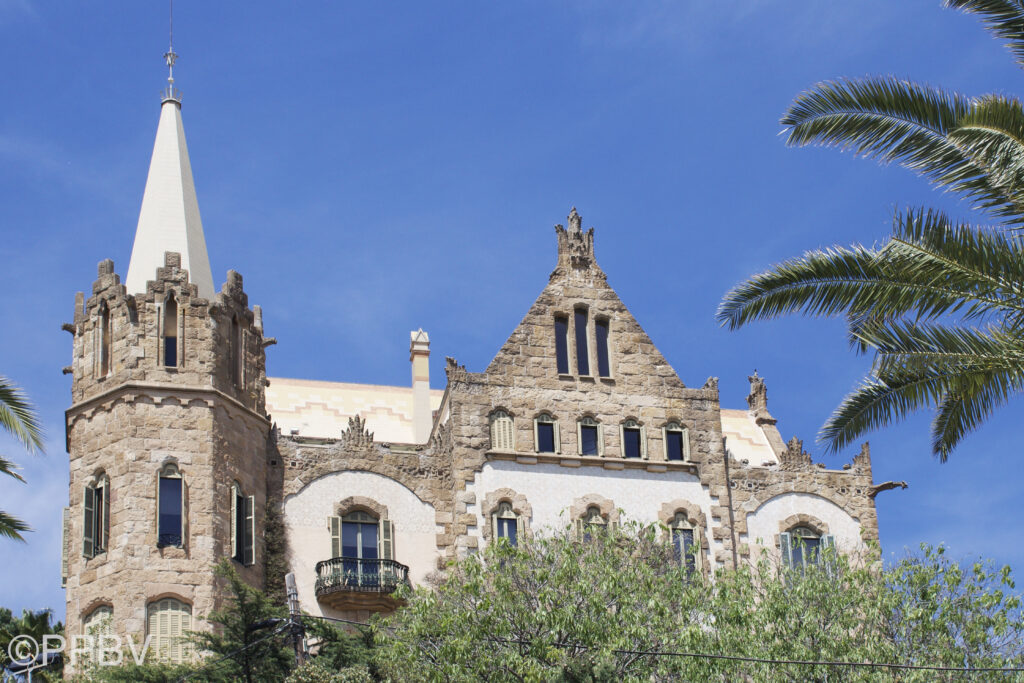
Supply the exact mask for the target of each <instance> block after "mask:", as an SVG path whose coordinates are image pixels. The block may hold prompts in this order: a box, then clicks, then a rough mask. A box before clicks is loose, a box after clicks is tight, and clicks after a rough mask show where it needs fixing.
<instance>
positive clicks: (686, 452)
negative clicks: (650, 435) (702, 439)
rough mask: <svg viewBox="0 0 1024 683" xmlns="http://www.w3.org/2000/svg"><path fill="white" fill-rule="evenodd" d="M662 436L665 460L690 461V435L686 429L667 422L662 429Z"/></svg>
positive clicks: (677, 424)
mask: <svg viewBox="0 0 1024 683" xmlns="http://www.w3.org/2000/svg"><path fill="white" fill-rule="evenodd" d="M662 435H663V436H664V439H665V459H666V460H682V461H687V460H689V459H690V434H689V431H688V430H687V429H686V427H684V426H682V425H681V424H679V423H678V422H669V423H668V424H667V425H665V426H664V427H663V428H662Z"/></svg>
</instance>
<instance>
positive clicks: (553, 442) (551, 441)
mask: <svg viewBox="0 0 1024 683" xmlns="http://www.w3.org/2000/svg"><path fill="white" fill-rule="evenodd" d="M533 428H534V440H535V442H536V443H535V444H534V445H535V447H536V449H537V452H538V453H557V452H558V423H557V422H555V418H553V417H551V416H550V415H548V414H547V413H541V414H540V415H538V416H537V419H535V420H534V421H533Z"/></svg>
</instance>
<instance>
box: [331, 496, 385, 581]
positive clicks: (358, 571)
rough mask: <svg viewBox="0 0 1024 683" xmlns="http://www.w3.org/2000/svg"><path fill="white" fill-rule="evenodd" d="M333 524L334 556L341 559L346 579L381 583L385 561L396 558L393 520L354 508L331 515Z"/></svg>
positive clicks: (332, 542) (333, 557)
mask: <svg viewBox="0 0 1024 683" xmlns="http://www.w3.org/2000/svg"><path fill="white" fill-rule="evenodd" d="M330 526H331V558H332V559H335V560H340V565H341V571H342V572H343V574H344V577H343V581H344V582H345V583H346V584H347V585H350V586H377V585H379V581H380V575H381V562H382V561H385V560H393V559H394V530H393V528H392V525H391V521H390V520H388V519H379V518H378V517H376V516H375V515H372V514H370V513H369V512H366V511H363V510H354V511H352V512H349V513H348V514H346V515H344V516H342V517H331V519H330ZM389 564H390V563H389ZM386 569H387V571H390V567H388V568H386ZM385 574H387V572H385Z"/></svg>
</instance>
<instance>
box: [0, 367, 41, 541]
mask: <svg viewBox="0 0 1024 683" xmlns="http://www.w3.org/2000/svg"><path fill="white" fill-rule="evenodd" d="M0 428H2V429H3V430H4V431H5V432H7V433H8V434H10V435H11V436H13V437H14V438H15V439H17V440H18V441H19V442H20V443H21V445H22V446H24V447H25V449H26V450H27V451H28V452H29V453H35V452H39V451H42V449H43V429H42V426H41V425H40V424H39V417H38V415H36V410H35V408H34V407H33V406H32V404H31V403H30V402H29V400H28V398H27V397H26V396H25V394H24V393H22V391H21V389H19V388H18V387H17V386H16V385H15V384H14V383H13V382H11V381H10V380H9V379H7V378H6V377H3V376H0ZM0 474H6V475H9V476H11V477H14V478H15V479H17V480H18V481H21V482H24V481H25V480H24V479H23V478H22V476H21V475H20V474H18V466H17V465H15V464H14V462H13V461H11V460H8V459H7V458H5V457H4V456H2V455H0ZM23 531H31V529H30V528H29V526H28V525H27V524H25V522H23V521H21V520H20V519H18V518H17V517H14V516H12V515H10V514H8V513H6V512H4V511H3V510H0V536H6V537H8V538H13V539H15V540H18V541H24V540H25V539H24V538H23V537H22V535H21V532H23Z"/></svg>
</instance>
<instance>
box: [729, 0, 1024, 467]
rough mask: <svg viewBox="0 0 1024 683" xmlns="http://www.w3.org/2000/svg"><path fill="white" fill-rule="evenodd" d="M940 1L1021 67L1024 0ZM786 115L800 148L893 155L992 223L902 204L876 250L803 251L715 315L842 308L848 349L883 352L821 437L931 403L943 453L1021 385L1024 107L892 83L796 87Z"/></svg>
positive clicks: (890, 158) (846, 438) (831, 312)
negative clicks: (991, 37) (977, 24)
mask: <svg viewBox="0 0 1024 683" xmlns="http://www.w3.org/2000/svg"><path fill="white" fill-rule="evenodd" d="M945 4H946V6H947V7H954V8H957V9H961V10H964V11H966V12H970V13H974V14H977V15H979V16H980V17H981V19H982V21H983V23H984V24H985V25H986V28H988V29H989V30H990V31H991V32H992V33H994V34H995V35H996V36H997V37H999V38H1002V39H1004V40H1005V41H1006V42H1007V43H1008V46H1009V48H1010V51H1011V53H1012V54H1013V55H1014V58H1015V60H1016V62H1017V63H1018V65H1021V66H1024V0H947V1H946V3H945ZM782 123H783V125H784V126H786V127H787V129H788V132H789V139H788V142H789V144H791V145H795V146H804V145H812V144H816V145H822V146H829V147H838V148H840V149H843V150H851V151H853V152H855V153H856V154H859V155H863V156H867V157H871V158H875V159H878V160H879V161H880V162H882V163H890V162H895V163H899V164H901V165H902V166H904V167H906V168H909V169H912V170H914V171H916V172H917V173H919V174H921V175H923V176H924V177H925V178H927V179H928V180H929V181H931V182H932V183H933V184H935V185H937V186H939V187H941V188H943V189H945V190H947V191H950V192H953V193H955V194H958V195H960V196H961V197H964V198H966V199H968V200H969V201H970V202H971V204H972V205H973V207H974V208H976V209H979V210H981V211H982V212H984V213H987V214H988V215H990V216H991V217H992V219H993V221H994V222H995V226H994V227H982V226H973V225H970V224H967V223H962V222H956V221H953V220H952V219H950V218H949V217H947V216H946V215H944V214H943V213H941V212H939V211H934V210H928V209H911V210H906V211H899V212H897V213H896V215H895V217H894V220H893V235H892V237H891V238H890V239H889V240H888V241H887V242H886V243H885V244H883V245H882V246H880V247H877V248H867V247H863V246H854V247H849V248H844V247H833V248H830V249H824V250H817V251H811V252H808V253H806V254H804V255H803V256H802V257H800V258H796V259H792V260H790V261H786V262H784V263H782V264H779V265H776V266H773V267H772V268H771V269H770V270H768V271H767V272H764V273H761V274H759V275H755V276H754V277H752V278H750V279H749V280H747V281H746V282H743V283H741V284H739V285H738V286H736V287H735V288H734V289H733V290H732V291H730V292H729V293H728V294H726V296H725V298H724V299H723V301H722V303H721V305H720V307H719V311H718V319H719V321H720V322H721V323H722V324H723V325H725V326H727V327H729V328H730V329H736V328H738V327H741V326H743V325H745V324H747V323H748V322H750V321H752V320H762V319H771V318H775V317H778V316H781V315H785V314H789V313H797V312H799V313H803V314H806V315H811V316H839V315H842V316H845V318H846V320H847V322H848V326H849V333H850V339H851V341H852V342H853V345H854V347H855V348H856V349H857V350H858V351H860V352H862V353H865V352H873V354H874V362H873V364H872V367H871V370H870V372H869V374H868V376H867V377H866V378H865V379H864V380H863V382H862V383H861V385H860V386H859V387H857V388H856V389H855V390H854V391H853V392H852V393H851V394H849V395H848V396H846V397H845V398H844V399H843V401H842V403H841V404H840V405H839V407H838V408H836V410H835V412H833V414H832V415H831V417H830V418H829V420H828V421H827V422H826V424H825V425H824V426H823V427H822V431H821V434H820V438H821V440H822V441H823V442H824V443H825V444H826V446H827V447H828V448H829V449H830V450H832V451H838V450H840V449H842V448H843V447H845V446H847V445H848V444H850V443H851V442H852V441H853V440H854V439H856V438H858V437H859V436H861V435H862V434H864V433H865V432H868V431H870V430H873V429H877V428H879V427H882V426H885V425H888V424H891V423H893V422H895V421H897V420H899V419H901V418H903V417H905V416H906V415H908V414H909V413H911V412H913V411H915V410H917V409H920V408H925V407H930V408H934V409H935V417H934V420H933V422H932V449H933V452H934V453H935V454H936V455H937V456H938V457H939V458H940V459H941V460H942V461H943V462H945V461H946V459H947V458H948V457H949V454H950V453H951V452H952V451H953V449H954V448H955V447H956V445H957V444H958V443H959V442H960V440H961V439H962V438H963V437H964V436H965V435H966V434H967V433H969V432H970V431H971V430H973V429H975V428H976V427H977V426H978V425H979V424H980V423H981V422H983V421H984V420H985V419H986V418H988V417H989V416H990V415H991V414H992V412H993V411H994V410H995V409H996V408H997V407H998V406H1000V405H1001V404H1003V403H1004V402H1006V401H1007V400H1008V399H1009V398H1010V397H1011V396H1013V395H1015V394H1018V393H1021V392H1022V390H1024V243H1022V242H1021V238H1020V237H1019V235H1020V233H1019V230H1020V229H1021V228H1024V106H1022V104H1021V102H1020V101H1019V100H1018V99H1016V98H1010V97H1005V96H1002V95H985V96H982V97H977V98H968V97H965V96H963V95H959V94H956V93H949V92H945V91H942V90H938V89H934V88H928V87H924V86H921V85H918V84H915V83H911V82H908V81H903V80H898V79H895V78H867V79H859V80H838V81H828V82H824V83H819V84H818V85H816V86H815V87H813V88H812V89H811V90H809V91H808V92H805V93H803V94H801V95H800V96H799V97H798V98H797V99H796V100H795V101H794V103H793V104H792V105H791V106H790V109H789V111H788V112H787V113H786V114H785V116H784V117H783V119H782Z"/></svg>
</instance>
